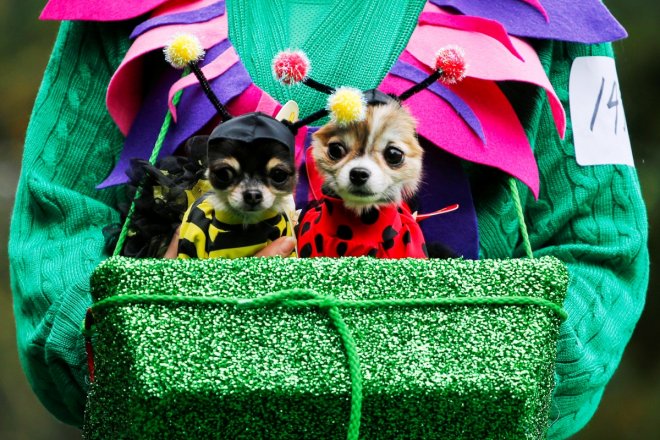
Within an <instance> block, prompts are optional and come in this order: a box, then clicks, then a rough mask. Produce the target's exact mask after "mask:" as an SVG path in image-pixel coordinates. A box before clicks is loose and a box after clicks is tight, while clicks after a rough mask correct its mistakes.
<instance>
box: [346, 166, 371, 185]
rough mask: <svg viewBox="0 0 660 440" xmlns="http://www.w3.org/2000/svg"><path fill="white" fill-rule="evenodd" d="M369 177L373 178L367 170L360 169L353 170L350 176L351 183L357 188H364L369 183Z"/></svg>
mask: <svg viewBox="0 0 660 440" xmlns="http://www.w3.org/2000/svg"><path fill="white" fill-rule="evenodd" d="M369 176H371V172H370V171H369V170H368V169H366V168H360V167H356V168H353V169H352V170H351V173H350V175H349V177H350V179H351V183H352V184H353V185H355V186H362V185H364V184H365V183H367V180H369Z"/></svg>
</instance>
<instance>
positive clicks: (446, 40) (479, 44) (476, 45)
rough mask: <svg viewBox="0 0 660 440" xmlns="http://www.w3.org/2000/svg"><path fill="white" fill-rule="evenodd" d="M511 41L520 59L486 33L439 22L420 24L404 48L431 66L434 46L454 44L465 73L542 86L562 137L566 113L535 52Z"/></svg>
mask: <svg viewBox="0 0 660 440" xmlns="http://www.w3.org/2000/svg"><path fill="white" fill-rule="evenodd" d="M511 42H512V43H513V45H514V46H515V48H516V49H517V50H518V53H519V54H520V55H522V58H523V59H522V60H521V59H519V58H517V57H515V56H514V55H513V54H512V53H511V52H510V51H508V50H507V49H506V48H505V47H504V46H503V45H502V44H500V42H499V41H497V40H495V39H493V38H491V37H489V36H487V35H484V34H480V33H475V32H470V31H465V30H458V29H451V28H447V27H441V26H434V25H421V26H418V27H417V29H416V30H415V32H413V34H412V36H411V38H410V42H409V43H408V47H407V50H408V51H409V52H410V53H411V54H412V55H413V56H414V57H415V58H417V59H418V60H419V61H421V62H422V63H423V64H425V65H426V66H432V65H433V60H434V59H435V52H436V51H437V50H438V48H439V47H442V46H445V45H448V44H454V45H457V46H460V47H462V48H463V49H464V50H465V59H466V61H467V64H468V70H467V76H469V77H472V78H480V79H486V80H491V81H521V82H527V83H531V84H535V85H537V86H539V87H542V88H544V89H545V91H546V94H547V95H548V101H549V102H550V108H551V110H552V115H553V117H554V120H555V125H556V126H557V131H558V132H559V134H560V136H562V137H563V136H564V133H565V131H566V114H565V113H564V108H563V107H562V105H561V102H560V101H559V98H558V97H557V95H556V94H555V91H554V89H553V87H552V85H551V84H550V80H549V79H548V77H547V75H546V74H545V71H544V70H543V66H542V65H541V62H540V60H539V58H538V56H537V55H536V52H535V51H534V49H533V48H532V47H531V46H530V45H529V44H527V43H525V42H524V41H522V40H520V39H518V38H514V37H511Z"/></svg>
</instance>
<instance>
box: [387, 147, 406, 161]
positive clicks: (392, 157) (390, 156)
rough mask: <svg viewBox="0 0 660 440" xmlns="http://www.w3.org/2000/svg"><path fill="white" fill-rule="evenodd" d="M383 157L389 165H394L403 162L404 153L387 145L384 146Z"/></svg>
mask: <svg viewBox="0 0 660 440" xmlns="http://www.w3.org/2000/svg"><path fill="white" fill-rule="evenodd" d="M383 157H384V158H385V161H386V162H387V163H388V164H389V165H392V166H396V165H401V164H402V163H403V158H404V157H405V155H404V154H403V151H401V150H399V149H398V148H396V147H387V148H385V151H383Z"/></svg>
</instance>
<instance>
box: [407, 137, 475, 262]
mask: <svg viewBox="0 0 660 440" xmlns="http://www.w3.org/2000/svg"><path fill="white" fill-rule="evenodd" d="M426 144H428V142H427V141H424V140H423V141H422V145H423V146H424V149H425V153H424V174H423V176H424V177H423V182H422V185H421V186H420V188H419V190H418V192H417V198H418V201H419V213H420V214H427V213H430V212H434V211H437V210H439V209H442V208H444V207H446V206H449V205H452V204H454V203H458V204H459V206H460V207H459V208H458V209H457V210H456V211H454V212H450V213H447V214H441V215H435V216H432V217H429V218H428V219H426V220H423V221H422V222H420V224H419V225H420V226H421V227H422V232H423V233H424V238H425V239H426V242H427V243H431V244H432V243H442V244H444V245H446V246H449V247H450V248H451V249H452V250H453V251H454V252H456V253H457V254H458V255H462V256H463V257H464V258H468V259H471V260H477V259H478V258H479V230H478V226H477V213H476V210H475V207H474V201H473V200H472V191H471V190H470V183H469V181H468V179H467V176H466V175H465V173H464V172H463V168H462V166H461V163H460V161H459V160H458V159H457V158H456V156H453V155H451V154H449V153H446V152H444V151H442V150H440V149H439V148H437V147H435V146H433V145H430V146H429V145H426Z"/></svg>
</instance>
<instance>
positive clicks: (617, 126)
mask: <svg viewBox="0 0 660 440" xmlns="http://www.w3.org/2000/svg"><path fill="white" fill-rule="evenodd" d="M569 98H570V106H571V121H572V123H573V139H574V141H575V158H576V160H577V163H578V164H580V165H582V166H586V165H612V164H622V165H630V166H635V164H634V162H633V156H632V149H631V146H630V137H629V136H628V126H627V125H626V115H625V113H624V111H623V102H622V101H621V91H620V89H619V79H618V76H617V73H616V66H615V64H614V59H613V58H610V57H581V58H576V59H575V61H574V62H573V67H572V68H571V78H570V82H569Z"/></svg>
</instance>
